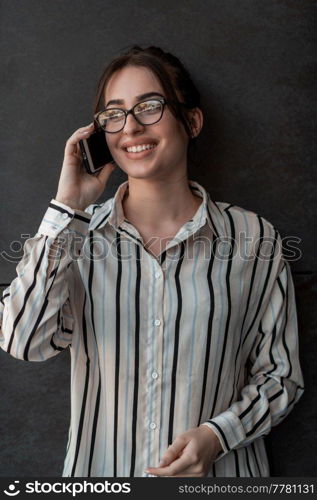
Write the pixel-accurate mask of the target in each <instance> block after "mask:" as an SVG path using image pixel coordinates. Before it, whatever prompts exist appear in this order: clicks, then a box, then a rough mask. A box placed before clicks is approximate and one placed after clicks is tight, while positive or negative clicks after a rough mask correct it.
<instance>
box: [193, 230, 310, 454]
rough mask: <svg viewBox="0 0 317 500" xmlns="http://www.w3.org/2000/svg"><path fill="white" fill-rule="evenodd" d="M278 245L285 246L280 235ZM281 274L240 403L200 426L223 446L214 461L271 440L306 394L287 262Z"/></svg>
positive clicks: (263, 320) (262, 321)
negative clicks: (262, 439)
mask: <svg viewBox="0 0 317 500" xmlns="http://www.w3.org/2000/svg"><path fill="white" fill-rule="evenodd" d="M278 239H279V242H281V240H280V236H279V235H278ZM278 269H279V271H278V272H277V276H276V278H275V280H274V284H273V287H272V288H271V292H270V295H269V299H268V302H267V305H266V306H265V310H264V313H263V314H262V316H261V317H260V321H259V322H258V326H257V332H256V335H255V340H254V342H253V344H252V349H251V351H250V354H249V358H248V366H249V368H248V377H247V385H245V386H244V387H243V389H242V390H241V394H240V399H239V400H238V401H236V402H234V403H233V404H232V405H231V406H230V407H229V408H228V409H227V410H226V411H224V412H222V413H220V414H219V415H217V416H215V417H213V418H211V419H209V420H207V421H206V422H203V423H202V425H207V426H209V427H211V428H212V430H213V431H214V432H215V433H216V435H217V436H218V438H219V440H220V443H221V445H222V448H223V451H222V452H221V453H220V454H219V455H218V456H217V459H216V460H215V461H218V460H220V459H221V458H222V457H223V456H224V455H226V454H227V453H228V452H229V451H231V450H232V449H235V448H241V447H243V446H247V445H248V444H250V443H251V442H252V441H254V440H255V439H257V438H259V437H260V436H263V435H266V434H268V433H269V432H270V430H271V428H272V427H273V426H275V425H277V424H278V423H279V422H281V421H282V420H283V419H284V418H285V417H286V416H287V415H288V414H289V412H290V411H291V410H292V408H293V407H294V405H295V403H297V401H298V400H299V398H300V397H301V395H302V394H303V392H304V382H303V376H302V372H301V367H300V362H299V352H298V351H299V349H298V325H297V312H296V303H295V291H294V284H293V280H292V275H291V270H290V265H289V263H288V262H287V261H286V260H284V259H283V257H282V259H281V261H280V263H279V266H278Z"/></svg>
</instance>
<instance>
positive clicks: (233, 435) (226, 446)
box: [201, 410, 246, 462]
mask: <svg viewBox="0 0 317 500" xmlns="http://www.w3.org/2000/svg"><path fill="white" fill-rule="evenodd" d="M201 425H207V426H208V427H210V428H211V429H212V430H213V431H214V432H215V434H216V435H217V436H218V439H219V441H220V443H221V446H222V448H223V452H220V454H219V455H218V456H217V458H216V460H215V462H217V461H218V460H220V459H221V458H222V457H224V456H225V455H227V453H228V452H229V451H231V450H232V449H234V448H236V447H238V446H239V445H241V443H242V442H243V441H244V440H245V438H246V436H245V431H244V428H243V425H242V424H241V420H240V419H239V417H237V416H236V415H235V414H234V413H233V412H232V411H230V410H227V411H224V412H223V413H220V414H219V415H217V417H214V418H212V419H210V420H208V421H206V422H203V424H201Z"/></svg>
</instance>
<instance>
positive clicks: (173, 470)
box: [146, 454, 192, 476]
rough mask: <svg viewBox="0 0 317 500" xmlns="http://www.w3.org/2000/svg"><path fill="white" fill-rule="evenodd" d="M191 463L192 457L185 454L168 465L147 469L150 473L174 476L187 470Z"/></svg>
mask: <svg viewBox="0 0 317 500" xmlns="http://www.w3.org/2000/svg"><path fill="white" fill-rule="evenodd" d="M191 465H192V460H191V458H190V457H189V456H187V455H185V454H183V455H182V456H181V457H179V458H177V459H176V460H174V461H173V462H172V463H171V464H169V465H167V466H166V467H148V468H147V469H146V470H147V472H148V473H149V474H154V475H156V476H174V475H175V474H180V473H182V472H185V471H186V470H187V469H188V468H189V467H190V466H191Z"/></svg>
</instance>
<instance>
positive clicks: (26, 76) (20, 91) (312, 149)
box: [0, 0, 317, 476]
mask: <svg viewBox="0 0 317 500" xmlns="http://www.w3.org/2000/svg"><path fill="white" fill-rule="evenodd" d="M0 6H1V32H0V37H1V39H0V51H1V61H2V71H1V97H2V98H1V103H2V113H1V134H0V137H1V156H2V162H1V167H2V168H1V169H0V189H1V192H0V196H1V206H2V231H1V245H0V249H1V256H0V266H1V267H0V282H1V284H6V283H10V282H11V281H12V279H13V278H14V277H15V268H16V265H17V262H18V261H19V260H20V258H21V257H22V253H21V248H22V246H23V243H24V241H25V239H26V238H27V237H28V236H32V235H34V234H35V232H36V231H37V228H38V226H39V224H40V221H41V218H42V216H43V215H44V212H45V210H46V208H47V206H48V203H49V201H50V200H51V199H52V198H53V197H54V196H55V194H56V190H57V184H58V179H59V174H60V169H61V164H62V159H63V150H64V145H65V141H66V140H67V138H68V137H69V136H70V135H71V134H72V132H73V131H74V130H75V129H77V128H79V127H80V126H84V125H86V124H88V123H89V122H90V121H91V112H92V101H93V95H94V90H95V87H96V83H97V79H98V77H99V75H100V73H101V71H102V69H103V67H104V65H105V64H106V63H108V62H109V60H110V59H111V58H112V57H114V56H116V55H118V54H119V53H120V52H121V50H122V49H124V48H125V47H126V46H127V45H130V44H132V43H139V44H144V45H158V46H161V47H162V48H163V49H165V50H168V51H171V52H172V53H175V55H177V56H178V57H180V58H181V59H182V61H183V62H184V63H185V65H186V66H187V68H188V69H189V71H190V72H191V74H192V75H193V78H194V80H195V82H196V84H197V86H198V87H199V89H200V90H201V94H202V99H203V111H204V115H205V124H204V128H203V131H202V133H201V135H200V137H199V144H198V146H199V157H198V161H199V166H198V167H195V168H193V167H191V169H190V178H192V179H194V180H197V181H198V182H200V183H201V184H202V185H204V186H205V187H206V189H207V190H208V191H209V193H210V194H211V197H212V198H213V199H214V200H218V201H227V202H231V203H234V204H236V205H240V206H242V207H244V208H247V209H249V210H253V211H255V212H256V213H259V214H261V215H263V216H264V217H265V218H267V219H268V220H269V221H271V222H272V223H273V224H274V225H275V226H276V227H277V228H278V230H279V231H280V233H281V235H282V237H285V236H295V237H297V238H298V241H299V243H298V244H297V248H298V251H299V252H298V258H297V260H296V261H294V262H292V263H291V269H292V272H293V277H294V283H295V287H296V297H297V304H298V321H299V335H300V356H301V361H302V367H303V372H304V378H305V383H306V392H305V394H304V396H303V397H302V399H301V400H300V402H299V404H298V405H297V407H296V408H295V409H294V411H293V412H292V413H291V414H290V415H289V416H288V417H287V419H286V420H285V421H283V422H282V423H281V424H280V425H279V426H278V427H276V428H274V429H273V430H272V432H271V434H270V436H269V437H268V438H267V448H268V452H269V456H270V461H271V472H272V476H316V470H317V467H316V465H317V463H316V457H317V453H316V451H317V436H316V434H317V428H316V413H317V412H316V406H317V395H316V388H315V387H316V385H314V383H313V382H314V381H315V378H316V361H315V360H316V354H317V353H316V340H315V339H316V333H317V327H316V319H317V316H316V292H317V287H316V278H317V274H316V273H317V262H316V251H315V249H316V245H317V241H316V238H317V231H316V215H317V211H316V197H315V196H314V194H315V191H316V168H314V167H315V166H316V142H315V137H316V115H314V114H313V110H314V107H315V109H316V90H315V89H316V85H315V82H316V77H317V74H316V56H315V53H316V10H317V7H316V3H315V2H312V1H308V0H306V1H305V0H298V1H291V0H289V1H287V0H276V1H273V0H266V1H261V0H241V1H236V0H221V1H220V0H219V1H217V0H209V1H207V0H198V1H197V0H196V1H187V0H173V2H171V1H165V0H164V1H162V0H161V1H160V0H141V1H131V0H121V1H118V0H117V1H113V0H89V1H88V0H86V1H83V0H81V1H80V0H76V1H74V0H67V1H62V0H54V2H51V1H48V0H24V1H22V0H21V1H17V0H5V1H4V0H2V1H1V3H0ZM124 180H126V177H125V174H122V173H120V172H115V173H114V174H113V175H112V176H111V178H110V182H109V186H108V188H107V190H106V191H105V193H104V194H103V196H102V197H101V198H100V201H103V200H105V199H107V198H109V197H110V196H113V194H114V192H115V190H116V188H117V187H118V185H119V183H121V182H123V181H124ZM8 256H10V258H9V257H8ZM69 370H70V359H69V352H68V351H66V352H63V353H61V354H59V355H58V356H57V357H56V358H53V359H51V360H48V361H46V362H44V363H29V362H23V361H20V360H16V359H14V358H12V357H10V356H9V355H8V354H6V353H5V352H3V351H1V352H0V391H1V409H0V428H1V447H0V474H1V476H27V475H29V476H36V475H38V476H58V475H60V474H61V471H62V463H63V459H64V454H65V449H66V442H67V432H68V422H69V417H70V407H69Z"/></svg>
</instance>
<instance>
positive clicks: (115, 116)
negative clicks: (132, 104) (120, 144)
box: [100, 109, 124, 121]
mask: <svg viewBox="0 0 317 500" xmlns="http://www.w3.org/2000/svg"><path fill="white" fill-rule="evenodd" d="M123 116H124V113H123V111H122V110H121V109H106V110H105V111H104V112H103V113H102V114H101V117H100V118H101V119H102V120H111V121H116V120H121V119H122V117H123Z"/></svg>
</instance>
